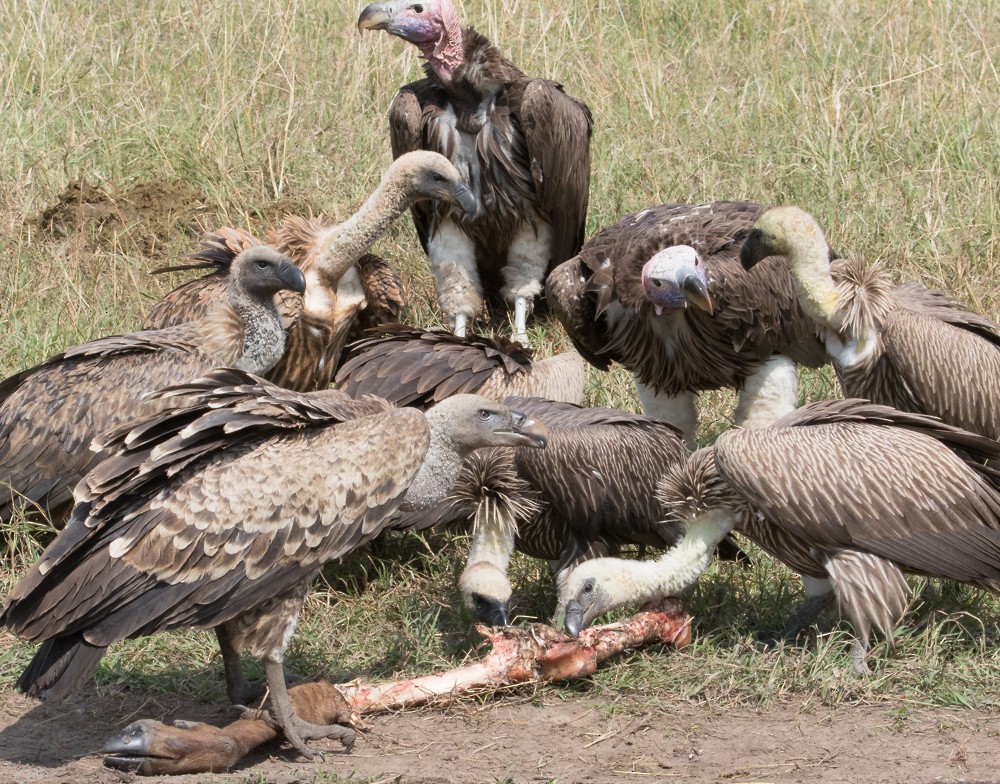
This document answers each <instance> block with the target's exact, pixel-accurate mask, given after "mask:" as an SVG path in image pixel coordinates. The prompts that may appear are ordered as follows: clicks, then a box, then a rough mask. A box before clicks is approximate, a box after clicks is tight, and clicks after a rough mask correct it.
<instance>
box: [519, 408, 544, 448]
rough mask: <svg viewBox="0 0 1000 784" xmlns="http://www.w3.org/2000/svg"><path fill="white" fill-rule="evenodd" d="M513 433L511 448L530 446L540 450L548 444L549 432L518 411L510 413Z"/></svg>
mask: <svg viewBox="0 0 1000 784" xmlns="http://www.w3.org/2000/svg"><path fill="white" fill-rule="evenodd" d="M510 415H511V421H512V422H513V423H514V432H513V433H511V435H512V436H513V438H512V440H511V446H530V447H535V448H536V449H542V448H543V447H544V446H545V445H546V444H548V442H549V431H548V429H547V428H546V427H545V425H543V424H542V423H541V422H536V421H535V420H534V419H529V418H528V417H527V416H525V415H524V414H522V413H521V412H520V411H511V412H510Z"/></svg>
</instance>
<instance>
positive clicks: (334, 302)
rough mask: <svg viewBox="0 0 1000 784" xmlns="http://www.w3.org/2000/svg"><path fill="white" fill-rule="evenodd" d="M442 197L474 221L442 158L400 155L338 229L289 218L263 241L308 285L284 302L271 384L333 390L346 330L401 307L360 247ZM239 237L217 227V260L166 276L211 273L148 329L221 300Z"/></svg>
mask: <svg viewBox="0 0 1000 784" xmlns="http://www.w3.org/2000/svg"><path fill="white" fill-rule="evenodd" d="M428 200H440V201H442V202H446V203H448V204H450V205H453V206H455V207H456V209H457V210H458V211H463V212H464V213H466V214H471V215H475V214H476V210H477V205H476V200H475V198H474V197H473V196H472V194H471V192H470V191H469V189H468V188H467V187H466V185H465V184H464V183H463V182H462V178H461V176H460V175H459V173H458V170H457V169H456V168H455V167H454V166H453V165H452V164H451V163H450V162H449V161H448V160H447V159H446V158H445V157H444V156H442V155H438V154H436V153H433V152H414V153H412V154H410V155H404V156H401V157H399V158H397V159H396V160H395V161H394V162H393V163H392V165H391V166H390V167H389V168H388V169H387V170H386V172H385V174H384V175H383V177H382V181H381V182H380V183H379V186H378V187H377V188H376V189H375V191H374V192H373V193H372V195H371V196H369V198H368V200H367V201H366V202H365V203H364V204H363V205H362V206H361V208H360V209H359V210H358V211H357V212H356V213H355V214H354V215H352V216H351V217H350V218H348V219H347V220H345V221H343V222H342V223H331V222H330V221H329V220H328V219H325V218H301V217H291V218H288V219H286V220H285V222H284V223H283V224H282V225H281V226H279V227H278V228H277V229H276V230H275V231H273V232H272V233H271V234H269V235H268V238H267V239H268V241H269V242H270V243H271V244H273V245H275V247H277V248H279V249H280V250H282V251H283V252H285V253H287V254H288V256H289V257H290V258H291V259H292V260H293V261H294V262H295V263H296V264H298V265H299V267H300V268H301V269H302V271H303V272H304V273H305V276H306V281H307V286H306V293H305V296H304V298H303V300H302V302H301V305H298V303H284V307H283V312H284V313H285V316H286V319H287V320H288V321H289V335H288V350H287V352H286V355H285V358H284V359H283V361H282V362H281V363H279V364H278V366H277V367H275V368H274V369H273V370H272V371H271V372H270V373H268V374H267V378H268V379H270V380H271V381H273V382H274V383H276V384H278V385H280V386H284V387H288V388H289V389H297V390H299V391H310V390H313V389H321V388H323V387H326V386H328V385H329V383H330V381H331V380H332V379H333V376H334V374H335V373H336V370H337V365H338V363H339V361H340V352H341V351H342V350H343V347H344V344H345V342H346V341H347V339H348V337H349V335H350V333H351V332H352V329H353V328H354V327H355V326H356V325H357V322H358V320H359V319H364V316H365V315H366V312H365V311H366V309H370V310H372V311H374V312H373V313H371V314H369V315H371V316H372V317H373V318H372V319H371V320H370V321H371V323H367V322H368V321H369V320H368V319H365V321H366V323H365V324H363V326H370V325H372V324H373V323H379V322H381V321H395V320H396V319H398V317H399V314H400V312H401V309H402V305H403V299H402V287H401V285H400V283H399V279H398V277H397V276H396V275H395V273H394V272H393V270H392V269H391V267H389V265H388V264H386V263H385V262H384V261H383V260H382V259H380V258H379V257H377V256H372V255H371V254H368V253H367V252H366V251H367V250H368V248H370V247H371V245H372V243H373V242H375V240H377V239H378V238H379V237H381V236H382V235H383V234H384V233H385V232H386V231H388V230H389V228H390V227H391V226H392V224H393V223H394V222H395V221H396V220H397V219H398V218H399V217H400V216H401V215H402V214H403V213H404V212H406V210H407V209H408V208H409V207H411V206H412V205H414V204H416V203H423V202H425V201H428ZM240 245H241V232H239V231H234V230H232V229H228V230H223V231H220V233H219V234H218V235H217V237H216V248H215V253H214V254H209V253H206V252H203V253H202V254H199V256H198V258H197V260H196V262H195V263H194V264H189V265H179V266H175V267H170V268H169V269H170V270H176V269H183V268H185V267H188V268H206V267H211V268H214V270H215V271H214V272H213V273H211V274H209V275H206V276H204V277H202V278H198V279H196V280H192V281H188V282H187V283H184V284H182V285H181V286H179V287H178V288H176V289H174V290H173V291H171V292H170V293H168V294H167V295H166V296H165V297H164V298H163V299H162V300H160V302H158V303H157V304H156V305H155V306H154V307H153V309H152V310H151V311H150V313H149V315H148V316H147V317H146V321H145V324H146V326H147V327H150V326H165V325H167V324H177V323H181V322H183V321H187V320H189V319H191V318H196V317H197V316H198V315H199V314H200V313H202V312H204V309H206V308H208V307H210V306H211V304H212V303H214V302H216V301H218V300H219V299H220V298H221V297H224V296H225V295H224V289H225V281H226V277H227V275H228V259H229V258H231V257H232V255H233V254H234V252H238V250H239V248H240Z"/></svg>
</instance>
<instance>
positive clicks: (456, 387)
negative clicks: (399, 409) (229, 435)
mask: <svg viewBox="0 0 1000 784" xmlns="http://www.w3.org/2000/svg"><path fill="white" fill-rule="evenodd" d="M369 334H370V337H366V338H364V339H363V340H360V341H358V342H357V343H354V344H352V345H351V346H349V347H348V352H347V354H346V355H345V360H344V362H343V364H342V365H341V367H340V370H338V371H337V378H336V386H337V388H338V389H343V390H344V391H345V392H348V393H349V394H351V395H354V396H357V395H378V396H379V397H384V398H386V399H387V400H391V401H392V402H393V403H396V404H397V405H401V406H417V407H419V408H426V407H427V406H429V405H432V404H434V403H437V402H440V401H441V400H444V399H445V398H446V397H449V396H451V395H455V394H459V393H463V392H469V393H475V394H477V395H483V396H484V397H488V398H490V399H491V400H504V399H505V398H506V397H508V396H510V395H520V396H527V397H544V398H549V399H550V400H561V401H565V402H568V403H582V402H583V387H584V381H585V380H586V370H585V368H584V363H583V359H582V358H581V357H580V355H579V354H578V353H577V352H575V351H566V352H563V353H562V354H556V355H555V356H553V357H547V358H545V359H540V360H537V361H536V360H533V359H532V352H531V350H530V349H526V348H524V347H523V346H521V345H520V344H518V343H514V342H510V341H507V340H504V339H502V338H500V339H498V338H487V337H484V336H481V335H473V334H469V335H466V336H465V337H459V336H457V335H453V334H452V333H450V332H447V331H445V330H440V329H417V328H415V327H407V326H404V325H402V324H392V325H382V326H380V327H377V328H375V329H373V330H371V332H370V333H369Z"/></svg>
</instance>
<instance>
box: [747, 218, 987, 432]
mask: <svg viewBox="0 0 1000 784" xmlns="http://www.w3.org/2000/svg"><path fill="white" fill-rule="evenodd" d="M775 253H780V254H783V255H785V256H786V257H787V258H788V259H789V263H790V265H791V271H792V279H793V281H794V283H795V290H796V292H797V293H798V297H799V302H800V303H801V305H802V308H803V310H805V311H806V312H807V313H808V314H809V316H810V317H811V318H812V320H813V321H814V322H815V323H816V324H817V325H818V326H819V328H820V330H821V334H822V337H823V340H824V342H825V344H826V351H827V354H828V355H829V357H830V360H831V361H832V362H833V366H834V368H835V370H836V372H837V375H838V377H839V378H840V383H841V386H842V388H843V390H844V395H845V396H847V397H858V398H865V399H868V400H871V401H872V402H874V403H881V404H883V405H887V406H892V407H894V408H898V409H900V410H902V411H911V412H913V413H917V414H928V415H931V416H936V417H939V418H941V419H942V420H944V421H945V422H947V423H948V424H951V425H955V426H956V427H960V428H963V429H965V430H971V431H973V432H974V433H980V434H981V435H984V436H988V437H989V438H993V439H998V438H1000V399H998V397H997V395H996V390H997V389H1000V325H998V324H996V323H995V322H993V321H990V320H989V319H986V318H983V317H982V316H979V315H977V314H975V313H970V312H969V311H967V310H965V309H963V308H962V306H961V305H959V304H958V303H957V302H955V301H954V300H952V299H950V298H948V297H947V296H945V295H944V294H942V293H941V292H938V291H932V290H928V289H925V288H924V287H923V286H920V285H918V284H916V283H908V284H904V285H902V286H896V285H894V284H893V283H892V282H891V281H890V280H889V278H888V276H887V275H886V273H885V272H884V271H883V270H882V269H880V268H878V267H872V266H866V265H865V264H863V263H862V262H861V261H860V260H857V259H851V260H844V261H837V262H834V264H833V265H832V266H831V264H830V261H829V258H830V254H829V248H828V246H827V243H826V239H825V238H824V236H823V231H822V229H821V228H820V227H819V225H818V224H817V223H816V220H815V219H814V218H813V217H812V216H811V215H809V214H808V213H807V212H805V211H803V210H801V209H799V208H798V207H775V208H772V209H770V210H768V211H767V212H765V213H764V214H763V215H761V216H760V218H759V219H758V221H757V223H756V225H755V226H754V228H753V230H752V231H751V232H750V234H749V236H748V237H747V239H746V242H745V243H744V245H743V248H742V250H741V260H742V262H743V265H744V266H745V267H747V268H755V265H756V264H757V262H758V261H759V260H760V259H762V258H766V257H768V256H772V255H774V254H775Z"/></svg>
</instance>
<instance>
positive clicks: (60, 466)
mask: <svg viewBox="0 0 1000 784" xmlns="http://www.w3.org/2000/svg"><path fill="white" fill-rule="evenodd" d="M304 288H305V279H304V278H303V275H302V273H301V272H300V271H299V270H298V269H297V268H296V267H295V266H294V265H293V264H292V263H291V262H290V261H289V260H288V259H287V258H285V257H284V256H282V255H281V254H279V253H278V252H277V251H275V250H274V249H273V248H270V247H267V246H261V245H259V244H257V245H253V244H250V245H249V246H248V248H247V249H246V250H245V251H243V252H242V253H240V254H239V255H238V256H237V257H236V260H235V261H234V262H233V274H232V276H230V277H227V286H226V290H227V298H228V301H227V300H226V299H223V300H221V301H220V302H219V303H218V304H217V305H216V306H215V308H214V309H213V310H212V311H211V312H209V313H208V315H206V316H205V317H203V318H201V319H199V320H197V321H192V322H188V323H186V324H181V325H178V326H175V327H169V328H167V329H161V330H147V331H144V332H136V333H132V334H128V335H117V336H113V337H106V338H100V339H98V340H93V341H91V342H89V343H84V344H83V345H81V346H75V347H73V348H70V349H68V350H66V351H65V352H64V353H62V354H59V355H57V356H54V357H52V358H50V359H48V360H46V361H45V362H42V363H41V364H39V365H36V366H34V367H32V368H29V369H27V370H24V371H22V372H20V373H17V374H16V375H14V376H11V377H10V378H8V379H6V380H5V381H4V382H2V383H0V487H3V493H2V494H0V519H4V520H6V519H9V518H10V516H11V515H12V514H13V513H14V511H15V510H17V509H19V508H22V507H24V506H37V507H40V508H42V509H49V510H51V511H53V512H54V513H55V512H58V511H59V509H58V508H59V507H61V506H62V505H63V504H66V503H67V502H69V501H70V498H71V491H72V488H73V486H74V485H75V484H76V483H77V482H78V481H79V480H80V478H81V477H82V476H83V475H84V474H85V473H86V472H87V471H88V470H89V468H90V467H91V466H93V465H95V464H96V463H97V462H98V461H99V460H100V459H101V455H100V454H99V453H97V452H94V451H91V449H90V442H91V440H92V439H93V438H94V437H95V436H98V435H100V434H101V433H103V432H104V431H105V430H107V429H109V428H112V427H115V426H117V425H120V424H122V423H125V422H128V421H130V420H132V419H134V418H136V417H139V416H143V415H146V414H150V413H152V412H154V411H157V410H158V409H160V408H162V407H163V406H164V405H165V403H164V402H163V401H161V400H148V399H145V398H144V395H145V394H146V393H148V392H151V391H153V390H155V389H159V388H160V387H162V386H166V385H168V384H176V383H180V382H183V381H187V380H190V379H192V378H194V377H196V376H198V375H201V374H202V373H204V372H206V371H207V370H210V369H211V368H214V367H217V366H226V365H228V366H234V367H240V368H243V369H245V370H248V371H253V372H257V373H262V372H265V371H266V370H268V369H269V368H271V367H273V366H274V364H275V363H277V362H278V360H279V359H280V358H281V355H282V352H283V350H284V345H285V333H284V330H283V328H282V324H281V320H280V319H279V317H278V313H277V311H276V310H275V308H274V305H273V303H272V297H273V295H274V294H275V292H277V291H282V290H286V289H287V290H292V291H296V292H298V293H299V294H301V292H302V291H303V290H304Z"/></svg>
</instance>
